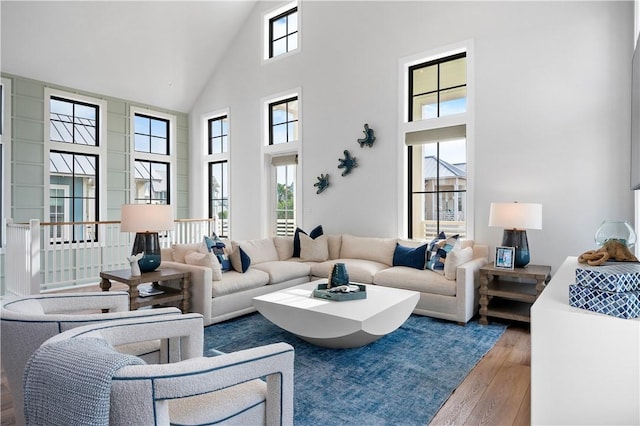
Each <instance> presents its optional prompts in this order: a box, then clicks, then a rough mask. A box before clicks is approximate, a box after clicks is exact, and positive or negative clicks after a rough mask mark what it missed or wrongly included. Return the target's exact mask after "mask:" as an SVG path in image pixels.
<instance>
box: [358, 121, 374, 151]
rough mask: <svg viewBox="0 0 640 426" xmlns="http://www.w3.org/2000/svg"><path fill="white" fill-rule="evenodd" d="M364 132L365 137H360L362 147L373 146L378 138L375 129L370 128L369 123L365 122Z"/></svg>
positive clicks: (359, 141)
mask: <svg viewBox="0 0 640 426" xmlns="http://www.w3.org/2000/svg"><path fill="white" fill-rule="evenodd" d="M362 133H364V138H362V139H358V143H359V144H360V148H362V147H364V146H365V145H366V146H368V147H369V148H371V147H372V146H373V143H374V142H375V140H376V137H375V136H374V134H373V129H370V128H369V125H368V124H366V123H365V125H364V130H363V131H362Z"/></svg>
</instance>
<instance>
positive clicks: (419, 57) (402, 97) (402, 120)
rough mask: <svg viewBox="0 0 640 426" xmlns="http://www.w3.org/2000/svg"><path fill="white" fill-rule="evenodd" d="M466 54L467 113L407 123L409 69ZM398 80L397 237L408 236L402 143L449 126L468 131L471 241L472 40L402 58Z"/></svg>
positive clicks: (471, 230) (470, 233)
mask: <svg viewBox="0 0 640 426" xmlns="http://www.w3.org/2000/svg"><path fill="white" fill-rule="evenodd" d="M461 52H466V53H467V111H466V112H465V113H462V114H455V115H448V116H444V117H438V118H433V119H428V120H420V121H412V122H409V121H408V120H409V109H408V105H409V72H408V71H409V67H411V66H413V65H417V64H420V63H424V62H428V61H430V60H434V59H438V58H443V57H446V56H451V55H455V54H456V53H461ZM398 75H399V76H400V78H399V79H398V81H399V88H398V94H399V97H398V102H399V105H400V108H398V144H397V149H398V151H397V152H398V170H401V171H402V172H401V173H398V188H400V191H398V209H399V210H398V235H401V236H402V237H405V238H406V237H407V235H408V233H407V231H408V225H409V224H408V220H407V209H408V194H407V191H408V187H409V183H408V176H407V147H406V145H405V143H404V141H405V139H406V137H407V134H409V133H412V132H418V131H422V130H430V129H434V128H439V127H449V126H455V125H460V124H465V125H466V129H467V137H466V139H467V193H466V194H467V218H466V223H467V239H473V238H474V229H475V214H474V213H473V212H474V211H475V195H474V194H475V191H474V186H475V164H474V160H475V54H474V41H473V39H469V40H464V41H461V42H458V43H454V44H450V45H448V46H443V47H441V48H438V49H433V50H429V51H426V52H422V53H418V54H416V55H412V56H408V57H405V58H401V59H400V60H399V62H398Z"/></svg>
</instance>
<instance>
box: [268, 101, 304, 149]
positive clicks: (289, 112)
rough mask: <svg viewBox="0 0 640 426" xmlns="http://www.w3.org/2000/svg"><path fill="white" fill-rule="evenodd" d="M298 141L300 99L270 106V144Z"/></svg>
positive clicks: (274, 103)
mask: <svg viewBox="0 0 640 426" xmlns="http://www.w3.org/2000/svg"><path fill="white" fill-rule="evenodd" d="M297 140H298V97H297V96H295V97H292V98H288V99H284V100H281V101H278V102H273V103H271V104H269V144H270V145H277V144H282V143H289V142H292V141H297Z"/></svg>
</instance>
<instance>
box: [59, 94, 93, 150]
mask: <svg viewBox="0 0 640 426" xmlns="http://www.w3.org/2000/svg"><path fill="white" fill-rule="evenodd" d="M49 121H50V126H49V138H50V140H51V141H53V142H66V143H73V144H78V145H90V146H98V145H99V141H98V125H99V122H98V107H97V106H96V105H91V104H88V103H84V102H80V101H75V100H69V99H63V98H58V97H54V96H52V97H51V98H50V102H49Z"/></svg>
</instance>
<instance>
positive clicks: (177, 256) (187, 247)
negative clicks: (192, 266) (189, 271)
mask: <svg viewBox="0 0 640 426" xmlns="http://www.w3.org/2000/svg"><path fill="white" fill-rule="evenodd" d="M203 248H204V251H203V250H202V249H203ZM190 251H198V252H203V253H207V252H208V250H207V248H206V247H205V246H204V244H203V243H193V244H173V245H172V246H171V254H172V256H173V261H174V262H180V263H185V261H184V257H185V255H186V254H187V253H189V252H190Z"/></svg>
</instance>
